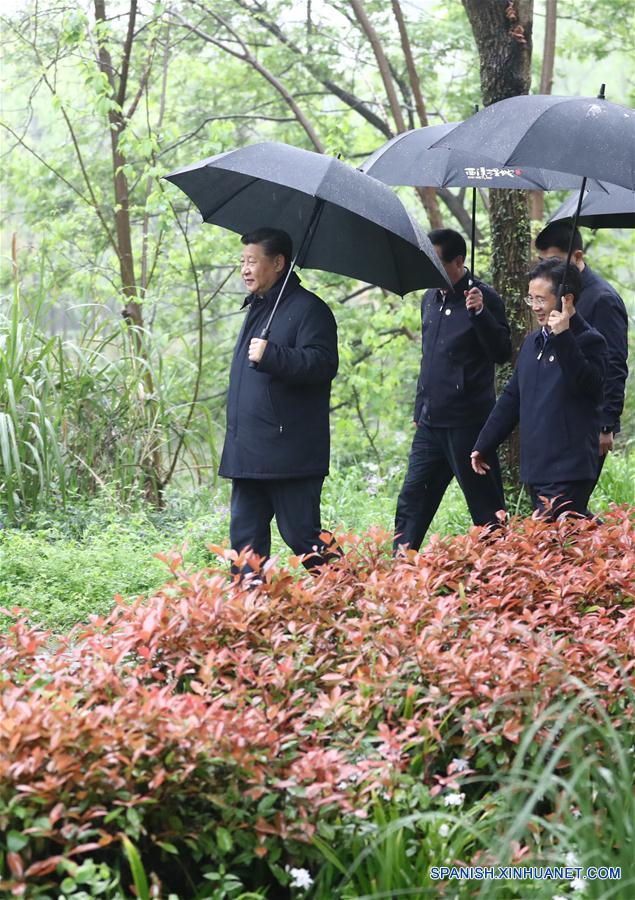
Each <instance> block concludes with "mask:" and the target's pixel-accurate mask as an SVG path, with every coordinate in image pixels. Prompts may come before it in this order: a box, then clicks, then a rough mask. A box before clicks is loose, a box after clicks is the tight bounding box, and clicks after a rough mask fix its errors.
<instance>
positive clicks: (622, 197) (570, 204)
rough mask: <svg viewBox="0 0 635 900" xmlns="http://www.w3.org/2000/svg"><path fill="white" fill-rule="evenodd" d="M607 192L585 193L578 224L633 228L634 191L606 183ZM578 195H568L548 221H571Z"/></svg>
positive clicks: (634, 216)
mask: <svg viewBox="0 0 635 900" xmlns="http://www.w3.org/2000/svg"><path fill="white" fill-rule="evenodd" d="M607 190H608V193H606V194H598V193H597V192H594V193H592V194H586V195H585V197H584V199H583V200H582V206H581V207H580V215H579V216H578V225H585V226H586V227H587V228H635V191H629V190H627V189H626V188H623V187H619V186H618V185H612V184H609V185H607ZM577 205H578V195H577V194H576V195H575V196H572V197H569V199H568V200H565V202H564V203H563V204H562V206H560V207H558V209H557V210H556V211H555V213H554V214H553V215H552V216H551V218H550V219H549V221H550V222H560V221H572V220H573V217H574V215H575V211H576V208H577Z"/></svg>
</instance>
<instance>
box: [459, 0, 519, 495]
mask: <svg viewBox="0 0 635 900" xmlns="http://www.w3.org/2000/svg"><path fill="white" fill-rule="evenodd" d="M463 6H464V7H465V11H466V13H467V16H468V19H469V21H470V25H471V27H472V32H473V34H474V39H475V41H476V45H477V47H478V52H479V58H480V75H481V96H482V100H483V104H484V105H485V106H490V105H491V104H492V103H496V102H498V101H499V100H505V99H506V98H508V97H515V96H517V95H519V94H527V93H528V92H529V87H530V84H531V47H532V44H531V35H532V25H533V0H515V2H513V0H463ZM490 222H491V228H492V281H493V286H494V288H495V289H496V290H497V291H498V292H499V294H500V295H501V296H502V297H503V298H504V300H505V304H506V309H507V317H508V319H509V324H510V328H511V333H512V346H513V360H515V359H516V355H517V353H518V350H519V348H520V345H521V344H522V342H523V340H524V338H525V336H526V335H527V333H528V331H529V324H530V323H529V315H528V312H527V309H526V307H525V304H524V302H523V297H524V295H525V293H526V290H525V289H526V283H525V282H526V273H527V269H528V268H529V252H530V241H531V234H530V230H529V214H528V203H527V192H526V191H508V190H493V191H491V192H490ZM510 373H511V366H503V367H501V368H499V370H498V384H499V387H500V386H501V385H502V384H504V383H505V382H506V381H507V378H508V377H509V375H510ZM519 449H520V448H519V442H518V431H517V430H516V432H514V434H513V435H512V436H511V438H510V440H509V441H508V442H507V445H506V446H505V448H504V450H503V451H502V452H501V464H502V467H503V470H504V474H505V476H506V478H507V479H508V480H511V482H512V484H513V485H514V486H515V487H517V488H519V487H520V477H519V468H520V467H519Z"/></svg>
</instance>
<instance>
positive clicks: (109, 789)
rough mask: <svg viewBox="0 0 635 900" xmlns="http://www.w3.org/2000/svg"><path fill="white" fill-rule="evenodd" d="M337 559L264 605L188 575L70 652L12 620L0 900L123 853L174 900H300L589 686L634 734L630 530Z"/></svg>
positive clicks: (498, 764) (498, 759) (508, 532)
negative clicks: (342, 851)
mask: <svg viewBox="0 0 635 900" xmlns="http://www.w3.org/2000/svg"><path fill="white" fill-rule="evenodd" d="M340 540H341V542H342V545H343V547H344V548H345V550H346V553H345V555H344V556H343V558H342V559H340V560H339V561H337V562H336V563H334V564H333V565H331V566H327V567H324V568H323V569H322V571H321V573H320V574H319V575H318V576H317V577H315V578H311V577H310V576H306V577H302V578H299V579H298V572H297V568H298V566H299V565H300V561H299V560H298V559H295V558H292V559H291V561H290V563H289V565H288V566H287V567H285V566H278V565H276V564H267V566H265V568H264V570H263V572H262V575H263V577H264V583H263V584H262V585H253V584H251V583H250V582H249V581H247V582H243V583H239V584H236V583H232V582H231V580H230V579H229V578H228V576H227V574H226V571H225V570H219V569H206V570H202V571H187V570H186V569H184V568H183V565H182V560H181V558H180V557H178V556H177V555H172V556H170V557H169V558H166V559H165V562H166V563H167V565H168V566H169V568H170V571H171V574H172V576H173V578H174V580H173V581H172V582H171V583H169V584H168V585H166V587H165V588H164V589H162V590H161V591H159V592H158V593H157V594H156V595H155V596H153V597H151V598H149V599H139V600H138V601H136V602H134V603H132V604H126V603H124V602H123V601H122V600H121V599H120V601H119V602H118V603H117V605H116V606H115V608H114V609H113V611H112V613H111V614H110V615H109V616H108V617H106V618H99V617H93V618H92V619H91V621H90V622H89V623H88V624H84V625H79V626H77V627H75V628H74V629H73V630H72V631H71V632H70V633H68V634H66V635H53V634H51V633H48V632H45V631H42V630H39V629H37V628H35V627H33V626H32V625H31V624H30V623H29V622H28V619H27V617H26V616H25V615H24V614H23V612H22V613H21V612H20V611H19V610H12V611H8V610H5V611H4V612H5V613H6V614H10V615H12V616H13V619H14V622H13V625H12V626H11V628H10V629H9V631H8V632H7V633H6V634H4V635H2V637H1V639H0V640H1V641H2V643H1V644H0V673H1V674H0V848H1V850H2V856H0V865H1V866H2V867H3V868H2V869H0V877H1V878H2V879H3V880H2V881H0V888H2V889H4V890H10V891H12V892H14V893H15V894H22V895H27V896H56V897H57V896H59V894H58V893H51V894H49V893H48V892H49V891H52V890H54V888H55V887H56V886H57V885H59V883H60V880H61V879H62V878H63V877H64V876H65V873H67V872H68V860H76V861H81V860H82V859H90V860H93V861H94V863H95V865H100V864H102V863H108V864H109V865H110V864H111V863H112V861H113V860H115V859H116V858H119V857H120V856H121V847H122V841H123V840H124V838H125V839H126V840H128V839H129V841H131V842H132V843H133V844H134V846H135V847H136V848H137V849H138V852H139V854H140V857H141V859H142V861H143V865H144V867H145V869H146V871H147V872H149V873H151V874H152V876H153V878H154V882H155V884H159V883H161V884H162V885H163V886H164V888H163V889H165V891H166V895H167V892H168V891H169V890H173V891H175V890H177V889H178V890H179V891H180V892H181V894H182V895H183V896H194V894H195V893H196V889H195V885H196V884H198V883H200V882H201V879H204V878H206V877H207V878H208V879H210V880H213V879H214V878H215V877H218V872H219V871H223V872H230V873H233V876H232V877H235V878H236V879H237V881H236V883H237V884H239V885H241V884H242V885H243V886H244V887H246V888H248V889H252V890H255V889H258V888H262V887H263V886H265V885H270V886H272V889H273V890H274V893H273V894H272V895H271V896H277V897H282V896H285V895H286V894H285V890H286V888H285V887H284V886H285V885H288V883H289V881H290V874H289V867H293V866H298V865H306V864H309V863H310V862H311V861H312V860H313V861H314V860H315V858H316V854H317V851H316V849H315V847H314V846H313V844H312V839H313V838H314V836H315V835H316V829H318V828H321V827H322V826H328V825H329V823H333V824H336V823H341V822H342V821H348V822H352V823H355V822H360V821H363V820H364V817H365V816H366V815H367V810H368V809H369V807H370V806H371V805H372V802H373V799H374V798H376V797H378V796H380V797H383V798H385V799H387V800H390V798H391V797H395V796H398V795H401V794H400V792H401V793H403V790H404V788H407V790H408V791H412V790H413V785H419V786H424V787H425V788H426V789H427V791H428V795H429V796H430V797H435V796H436V797H437V802H439V803H442V802H444V800H445V799H447V797H448V796H450V795H456V792H457V790H458V789H459V786H460V777H459V776H460V774H461V771H463V772H468V773H469V772H470V771H472V772H473V771H482V772H484V773H490V774H492V775H496V773H499V772H505V771H506V770H507V769H508V767H509V765H510V761H511V760H512V758H513V756H514V753H515V749H516V745H517V742H518V739H519V735H520V734H521V732H522V730H523V729H524V728H525V727H526V726H527V724H528V723H531V722H533V721H536V720H538V719H539V717H540V716H541V715H544V713H545V711H546V710H547V709H548V708H549V706H550V704H552V703H553V702H554V700H558V699H561V698H566V697H568V696H573V695H574V694H575V693H576V691H579V690H580V686H587V687H588V688H590V689H591V690H592V691H593V694H594V697H595V698H596V702H597V703H599V704H600V707H601V708H603V709H604V711H605V712H606V713H608V715H609V716H610V717H611V719H612V720H613V721H614V722H615V723H617V724H618V725H619V723H620V722H621V721H622V720H623V718H624V717H626V716H630V715H632V712H633V710H632V704H631V701H630V700H629V691H630V690H632V688H633V686H634V685H635V677H634V667H635V607H634V605H633V600H634V596H635V591H634V585H635V523H634V521H633V516H632V512H631V513H629V511H628V510H626V509H621V510H620V509H614V510H613V511H611V512H609V513H608V514H607V515H606V518H605V521H604V523H603V524H598V523H597V522H594V521H578V522H572V521H561V522H558V523H556V524H546V523H545V522H543V521H540V520H538V519H525V520H512V521H511V522H510V523H509V524H508V525H506V526H504V527H503V528H501V529H500V530H499V531H498V532H497V533H496V534H494V535H493V536H489V535H487V534H486V533H485V532H483V531H482V530H481V529H478V528H472V529H471V530H470V531H469V532H468V533H467V534H465V535H462V536H458V537H453V538H445V539H441V538H434V539H433V540H432V541H431V542H430V543H429V544H428V545H427V546H426V547H425V549H424V550H423V551H422V552H421V553H418V554H417V553H413V552H410V553H409V554H408V555H407V556H406V557H403V558H399V559H396V560H395V559H392V558H391V557H390V555H389V554H388V553H387V547H388V545H389V540H390V536H389V535H387V534H385V533H380V532H374V533H371V534H369V535H366V536H364V537H356V536H354V535H345V536H341V537H340ZM214 549H215V550H216V551H217V552H221V553H224V554H225V556H226V557H229V556H231V553H230V552H228V551H221V550H220V548H214ZM630 696H632V695H630ZM582 705H583V706H584V703H583V704H582ZM586 712H587V714H588V715H589V716H591V717H592V716H594V715H595V714H596V707H595V705H594V704H589V707H588V709H587V711H586ZM539 743H540V732H539V733H538V739H537V741H536V746H538V745H539ZM457 760H460V761H461V762H460V764H459V763H458V762H457ZM445 805H446V806H447V805H448V804H447V803H446V804H445ZM91 864H92V863H91ZM183 885H185V887H183ZM273 886H275V887H273ZM161 896H163V894H161ZM205 896H211V895H207V894H206V895H205ZM219 896H220V895H219Z"/></svg>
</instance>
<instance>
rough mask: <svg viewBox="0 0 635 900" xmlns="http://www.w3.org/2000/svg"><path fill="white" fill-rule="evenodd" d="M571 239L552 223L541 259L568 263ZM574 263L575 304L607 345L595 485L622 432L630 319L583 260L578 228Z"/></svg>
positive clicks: (563, 226) (539, 246)
mask: <svg viewBox="0 0 635 900" xmlns="http://www.w3.org/2000/svg"><path fill="white" fill-rule="evenodd" d="M570 239H571V226H570V225H569V224H568V223H567V222H552V223H551V224H550V225H547V227H546V228H543V230H542V231H541V232H540V234H539V235H538V237H537V238H536V250H538V253H539V255H540V258H541V259H548V258H549V257H552V256H555V257H558V258H559V259H563V260H566V258H567V252H568V249H569V241H570ZM571 261H572V263H573V264H574V265H575V266H576V267H577V269H578V270H579V272H580V275H581V277H582V291H581V293H580V298H579V300H578V302H577V304H576V310H577V313H578V315H580V316H582V318H583V319H584V320H585V321H586V322H587V323H588V324H589V325H590V326H591V327H592V328H595V329H597V331H599V332H600V334H601V335H602V336H603V337H604V339H605V340H606V343H607V345H608V366H607V370H606V382H605V385H604V400H603V402H602V407H601V412H600V421H599V446H598V454H597V457H596V475H595V481H594V485H593V486H594V487H595V483H596V482H597V480H598V479H599V477H600V473H601V472H602V466H603V465H604V460H605V459H606V456H607V453H609V452H610V451H611V450H612V449H613V441H614V437H615V435H616V434H617V433H618V431H619V430H620V416H621V414H622V409H623V408H624V390H625V385H626V377H627V375H628V365H627V357H628V316H627V313H626V307H625V306H624V302H623V301H622V298H621V297H620V295H619V294H618V293H617V291H616V290H615V289H614V288H613V287H611V285H610V284H609V283H608V281H605V280H604V279H603V278H602V277H600V275H598V274H597V273H596V272H594V271H593V270H592V269H591V267H590V266H589V265H587V263H586V262H585V260H584V251H583V249H582V237H581V235H580V232H579V231H578V229H577V228H576V230H575V234H574V236H573V255H572V257H571Z"/></svg>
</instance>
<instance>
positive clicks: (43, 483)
mask: <svg viewBox="0 0 635 900" xmlns="http://www.w3.org/2000/svg"><path fill="white" fill-rule="evenodd" d="M42 309H43V299H42V297H41V296H40V297H37V298H36V300H35V302H34V303H33V304H32V305H31V307H30V309H29V314H28V316H22V315H21V308H20V292H19V287H18V284H17V282H16V284H15V287H14V291H13V296H12V298H11V303H10V307H9V310H8V315H6V316H2V317H0V491H1V493H2V496H3V497H4V502H5V504H6V512H7V514H8V517H9V519H15V518H17V517H18V516H19V514H20V513H21V512H22V511H24V510H25V509H27V510H33V509H35V508H37V507H38V506H39V505H41V504H42V503H45V502H47V501H50V500H51V499H52V498H53V497H55V498H61V499H62V501H63V500H64V499H65V497H66V478H65V468H64V460H63V455H64V449H63V446H62V442H61V439H60V424H61V408H60V404H59V395H58V390H57V372H56V362H55V346H56V339H55V338H53V337H51V338H46V337H44V336H43V334H42V333H41V332H40V330H39V322H40V315H41V312H42Z"/></svg>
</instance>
